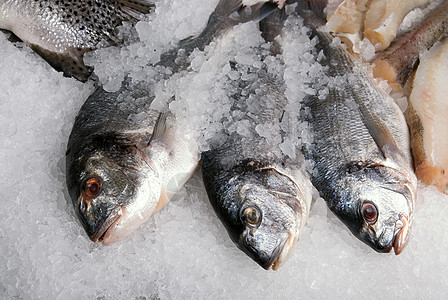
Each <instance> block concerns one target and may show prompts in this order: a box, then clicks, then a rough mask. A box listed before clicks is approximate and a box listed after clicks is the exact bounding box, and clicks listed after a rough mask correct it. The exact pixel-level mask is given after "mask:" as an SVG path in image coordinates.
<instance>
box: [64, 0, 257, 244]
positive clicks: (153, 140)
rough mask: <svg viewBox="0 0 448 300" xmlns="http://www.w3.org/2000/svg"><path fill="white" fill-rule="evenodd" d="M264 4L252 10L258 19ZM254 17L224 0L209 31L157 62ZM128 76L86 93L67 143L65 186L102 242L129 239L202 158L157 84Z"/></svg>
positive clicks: (166, 63)
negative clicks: (159, 98) (159, 105)
mask: <svg viewBox="0 0 448 300" xmlns="http://www.w3.org/2000/svg"><path fill="white" fill-rule="evenodd" d="M260 8H261V5H256V6H254V7H253V9H252V10H251V12H252V13H253V14H252V16H253V17H254V18H255V17H257V16H258V13H259V11H258V9H260ZM238 11H240V12H241V14H237V15H236V16H235V15H232V14H234V13H235V12H238ZM230 15H232V20H231V21H229V18H230ZM238 16H242V17H241V18H238ZM246 17H247V18H246ZM250 18H251V17H250V16H249V15H248V14H246V13H245V11H244V9H242V4H241V0H239V1H238V0H232V1H228V0H221V1H220V2H219V3H218V6H217V8H216V10H215V11H214V12H213V13H212V15H211V17H210V19H209V22H208V24H207V26H206V28H205V29H204V31H203V32H202V33H201V34H199V35H198V36H197V37H196V38H190V39H186V40H184V41H181V42H180V44H179V46H178V47H177V48H175V49H174V50H171V51H168V52H167V53H165V54H164V55H162V59H161V61H160V63H158V67H170V68H172V69H173V70H179V71H180V70H184V69H185V68H187V67H188V66H189V62H188V60H185V59H177V58H178V57H179V56H181V55H185V56H183V57H181V58H184V57H188V54H189V53H191V51H193V50H194V49H195V48H203V47H205V44H204V43H209V42H210V41H211V40H213V38H215V37H216V36H219V35H220V34H222V33H223V32H225V31H226V30H228V29H229V28H230V27H231V26H233V25H234V24H236V23H238V21H240V22H243V21H248V20H250ZM216 22H217V23H218V24H216ZM222 24H226V26H223V25H222ZM211 29H219V30H215V31H210V30H211ZM203 37H207V38H203ZM193 45H194V47H193ZM186 53H187V54H186ZM170 59H173V60H176V62H173V61H171V60H170ZM130 81H131V80H130V79H126V80H125V82H124V83H123V85H122V87H121V88H120V89H119V90H118V91H117V92H106V91H105V90H104V89H103V88H101V87H99V88H98V89H97V90H96V91H95V92H94V93H93V94H92V95H91V96H90V97H89V99H87V101H86V102H85V103H84V105H83V106H82V108H81V110H80V112H79V114H78V116H77V118H76V120H75V124H74V126H73V129H72V132H71V134H70V137H69V141H68V146H67V154H66V165H67V171H66V174H67V186H68V190H69V194H70V197H71V199H72V202H73V205H74V208H75V211H76V213H77V215H78V217H79V219H80V220H81V222H82V224H83V226H84V228H85V230H86V232H87V234H88V235H89V237H90V238H91V239H92V240H93V241H95V242H98V241H102V242H103V244H110V243H112V242H115V241H116V240H118V239H120V238H123V237H124V236H126V235H128V234H129V233H131V232H132V231H133V230H134V229H136V228H137V227H138V226H139V225H140V224H142V223H144V222H145V221H146V220H147V219H148V218H149V217H150V216H151V215H152V214H154V213H156V212H157V211H158V210H160V209H161V208H162V207H163V206H164V205H165V204H166V203H167V202H168V200H169V199H170V198H171V196H172V195H173V194H174V193H175V192H177V191H178V190H179V189H180V188H181V187H182V185H183V184H184V183H185V182H186V180H188V178H190V176H192V174H193V172H194V170H195V169H196V167H197V165H198V161H199V153H198V149H197V145H196V141H195V140H194V139H193V138H192V135H191V134H190V133H189V132H186V131H185V130H183V128H181V126H178V123H177V122H176V116H174V115H172V114H170V113H162V114H160V112H159V111H156V110H153V109H152V108H151V103H152V101H153V99H154V97H155V95H154V94H153V93H152V92H151V86H148V85H145V84H142V83H140V84H131V82H130Z"/></svg>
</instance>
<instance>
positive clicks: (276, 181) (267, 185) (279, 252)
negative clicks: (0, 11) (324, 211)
mask: <svg viewBox="0 0 448 300" xmlns="http://www.w3.org/2000/svg"><path fill="white" fill-rule="evenodd" d="M282 25H283V14H282V13H280V12H278V11H277V13H273V14H272V15H271V16H269V17H268V18H266V19H265V20H263V21H262V22H261V24H260V27H261V28H262V30H263V33H264V36H265V37H266V39H267V40H268V41H270V42H272V43H273V46H272V50H271V52H270V53H265V52H264V51H265V50H264V51H263V47H260V49H254V50H253V51H254V52H255V53H256V55H257V56H258V57H260V58H261V62H260V66H258V67H254V66H252V65H249V66H246V65H244V64H242V65H240V66H239V65H235V66H234V68H235V71H236V72H243V74H244V70H246V68H248V69H250V71H249V74H251V75H254V76H247V77H249V78H252V79H244V80H242V79H240V78H238V79H231V78H229V81H230V82H231V83H233V84H232V86H237V87H238V88H236V89H231V91H230V92H229V93H230V95H231V98H232V99H233V104H232V108H231V110H230V112H229V116H227V117H226V119H227V121H226V123H225V124H224V126H225V128H224V130H223V131H224V132H219V133H217V136H218V138H217V139H219V141H216V142H212V143H211V149H210V150H209V151H206V152H203V153H202V155H201V165H202V177H203V180H204V185H205V188H206V190H207V194H208V197H209V199H210V202H211V204H212V206H213V208H214V210H215V212H216V214H217V216H218V217H219V219H220V220H221V222H222V223H223V225H224V227H225V228H226V230H227V232H228V234H229V236H230V238H231V239H232V241H233V242H234V243H235V244H236V245H237V246H238V247H239V248H240V249H241V250H242V251H244V252H245V253H246V254H247V255H248V256H249V257H251V258H252V259H253V260H254V261H256V262H257V263H258V264H259V265H260V266H262V267H263V268H265V269H270V268H272V269H274V270H276V269H278V268H279V267H281V266H282V265H283V264H284V263H285V262H286V260H287V259H288V258H289V257H290V255H291V254H292V252H293V249H294V246H295V245H296V243H297V241H298V239H299V236H300V233H301V230H302V228H303V226H304V225H305V223H306V221H307V219H308V215H309V211H310V206H311V199H312V184H311V181H310V179H309V177H308V175H307V174H306V172H305V170H304V169H302V167H301V166H302V164H301V163H300V159H299V157H302V158H303V156H302V155H301V153H300V149H299V147H296V148H294V150H292V151H293V152H294V154H295V156H297V159H296V160H295V159H291V158H289V157H288V156H287V155H285V154H284V153H282V152H281V150H280V148H279V144H280V143H282V142H283V141H284V140H286V139H288V137H289V136H288V134H287V131H284V130H282V129H281V128H280V126H281V125H280V123H281V121H282V119H283V118H284V119H286V116H285V114H287V113H286V112H285V109H286V106H287V104H288V102H287V99H286V97H285V94H284V92H285V88H284V83H283V80H282V78H281V75H278V74H277V75H275V74H271V73H270V72H269V70H268V69H269V68H268V66H267V64H268V63H269V60H270V59H275V58H273V57H272V56H271V55H276V54H278V53H277V51H276V50H277V49H279V47H278V45H276V42H275V40H274V38H275V37H276V36H277V35H278V34H280V33H281V30H282ZM243 76H244V75H243ZM235 123H240V124H247V126H246V128H245V129H244V130H243V131H232V130H230V128H231V127H232V126H233V125H234V124H235ZM260 126H261V127H268V128H269V127H270V128H277V129H276V130H275V132H271V133H270V135H271V136H272V137H271V138H270V139H269V138H265V137H263V136H261V135H260V132H259V130H260V129H259V127H260ZM221 137H224V140H221ZM302 162H303V160H302Z"/></svg>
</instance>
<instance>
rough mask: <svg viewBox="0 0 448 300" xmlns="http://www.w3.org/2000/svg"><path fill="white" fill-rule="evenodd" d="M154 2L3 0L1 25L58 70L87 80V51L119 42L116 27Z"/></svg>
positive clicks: (148, 9)
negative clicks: (84, 56)
mask: <svg viewBox="0 0 448 300" xmlns="http://www.w3.org/2000/svg"><path fill="white" fill-rule="evenodd" d="M152 6H153V4H152V3H151V2H149V1H146V0H136V1H127V0H105V1H100V0H92V1H83V0H75V1H68V0H67V1H66V0H62V1H56V0H40V1H29V0H3V1H1V3H0V28H1V29H5V30H9V31H12V32H13V33H14V34H15V35H16V36H17V37H19V38H20V39H21V40H22V41H24V42H25V43H27V44H28V45H29V46H30V47H31V48H33V50H35V51H36V52H37V53H38V54H39V55H41V56H42V57H43V58H44V59H45V60H46V61H47V62H48V63H50V65H52V66H53V67H54V68H55V69H56V70H58V71H63V72H64V74H65V75H67V76H73V77H75V78H77V79H78V80H81V81H85V80H87V78H88V76H89V74H90V73H91V71H92V69H91V68H89V67H87V66H85V65H84V63H83V59H82V57H83V55H84V53H85V52H88V51H91V50H93V49H96V48H97V47H98V44H99V43H100V42H101V41H103V40H104V41H105V42H107V43H108V44H115V43H117V42H118V39H117V36H116V29H117V27H118V26H119V25H121V24H122V22H123V21H130V20H138V19H139V18H140V15H141V14H144V13H148V12H149V11H150V9H151V7H152Z"/></svg>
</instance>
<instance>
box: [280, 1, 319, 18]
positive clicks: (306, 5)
mask: <svg viewBox="0 0 448 300" xmlns="http://www.w3.org/2000/svg"><path fill="white" fill-rule="evenodd" d="M293 3H297V4H298V5H297V8H296V11H297V13H298V14H299V15H300V16H302V17H303V18H304V19H308V18H309V12H312V13H313V14H314V15H315V16H317V17H318V18H320V19H321V20H326V17H327V16H326V14H325V12H324V9H325V7H327V4H328V0H288V1H287V4H293Z"/></svg>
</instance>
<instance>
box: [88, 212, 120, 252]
mask: <svg viewBox="0 0 448 300" xmlns="http://www.w3.org/2000/svg"><path fill="white" fill-rule="evenodd" d="M122 215H123V210H122V208H121V207H118V208H116V209H115V210H114V211H112V213H111V214H110V215H109V217H108V218H107V219H106V221H104V223H103V225H101V227H100V228H99V229H98V230H97V231H96V232H95V233H94V234H93V235H92V236H91V237H90V239H91V240H92V241H93V242H94V243H98V242H101V241H102V240H103V237H104V236H105V235H106V233H107V231H108V230H109V229H110V228H112V226H113V225H114V224H115V223H116V222H117V221H118V220H119V218H120V217H121V216H122Z"/></svg>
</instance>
